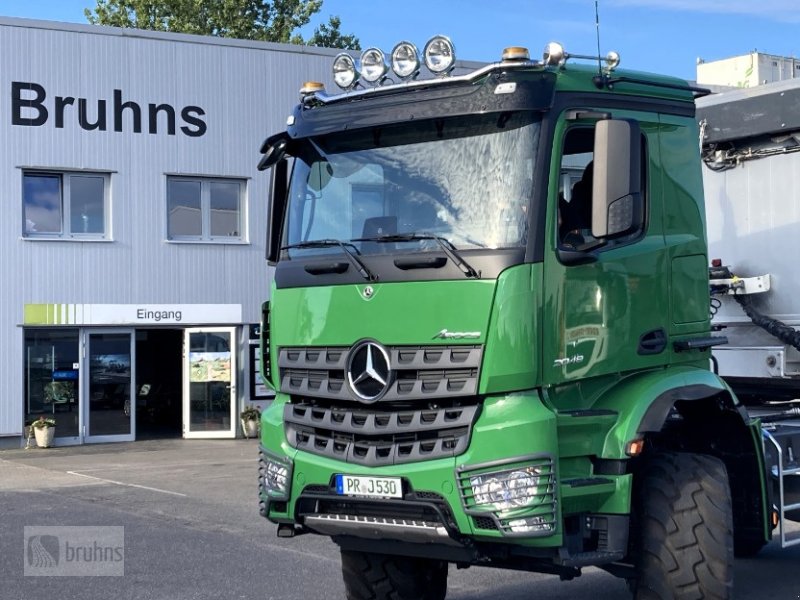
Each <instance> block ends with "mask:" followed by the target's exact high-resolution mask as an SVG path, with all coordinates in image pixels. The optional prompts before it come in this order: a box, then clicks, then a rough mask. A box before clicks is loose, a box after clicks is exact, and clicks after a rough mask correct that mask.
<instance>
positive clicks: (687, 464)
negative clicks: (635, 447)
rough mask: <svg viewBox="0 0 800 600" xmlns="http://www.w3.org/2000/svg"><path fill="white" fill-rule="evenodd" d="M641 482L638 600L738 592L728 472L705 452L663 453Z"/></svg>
mask: <svg viewBox="0 0 800 600" xmlns="http://www.w3.org/2000/svg"><path fill="white" fill-rule="evenodd" d="M643 467H644V468H642V469H640V470H639V472H638V473H639V474H638V475H637V476H636V478H637V481H636V483H635V498H634V510H635V511H637V513H636V519H635V523H636V525H635V526H634V529H633V532H632V533H633V536H634V539H633V558H634V559H635V562H636V571H637V577H636V579H635V580H634V581H633V582H632V584H633V585H632V588H633V592H634V597H635V598H636V600H673V599H683V598H686V599H689V598H692V599H695V598H704V599H713V600H727V599H728V598H730V597H731V593H732V590H733V516H732V509H731V493H730V487H729V484H728V473H727V471H726V470H725V465H724V464H723V463H722V461H720V460H719V459H717V458H714V457H712V456H706V455H704V454H684V453H659V454H657V455H655V456H654V457H653V458H651V459H650V460H648V461H647V462H646V464H645V465H644V466H643Z"/></svg>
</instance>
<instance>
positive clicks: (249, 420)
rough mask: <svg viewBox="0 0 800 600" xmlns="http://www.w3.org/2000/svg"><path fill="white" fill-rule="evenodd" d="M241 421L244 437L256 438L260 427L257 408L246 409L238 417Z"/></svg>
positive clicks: (259, 416)
mask: <svg viewBox="0 0 800 600" xmlns="http://www.w3.org/2000/svg"><path fill="white" fill-rule="evenodd" d="M239 416H240V417H241V419H242V431H243V432H244V437H246V438H248V439H250V438H251V437H258V428H259V426H260V425H261V411H260V410H258V407H257V406H248V407H246V408H245V409H244V410H243V411H242V412H241V414H240V415H239Z"/></svg>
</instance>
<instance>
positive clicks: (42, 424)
mask: <svg viewBox="0 0 800 600" xmlns="http://www.w3.org/2000/svg"><path fill="white" fill-rule="evenodd" d="M31 427H33V435H34V436H35V437H36V445H37V446H38V447H39V448H49V447H50V446H52V445H53V437H54V436H55V434H56V420H55V419H46V418H45V417H39V418H38V419H36V420H35V421H34V422H33V423H32V424H31Z"/></svg>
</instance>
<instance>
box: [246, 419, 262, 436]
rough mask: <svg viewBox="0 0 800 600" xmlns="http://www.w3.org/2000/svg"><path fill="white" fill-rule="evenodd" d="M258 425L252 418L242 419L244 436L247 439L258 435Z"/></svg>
mask: <svg viewBox="0 0 800 600" xmlns="http://www.w3.org/2000/svg"><path fill="white" fill-rule="evenodd" d="M258 426H259V422H258V421H255V420H252V419H248V420H244V419H242V431H243V432H244V437H246V438H248V439H250V438H255V437H258Z"/></svg>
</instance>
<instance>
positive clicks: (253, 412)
mask: <svg viewBox="0 0 800 600" xmlns="http://www.w3.org/2000/svg"><path fill="white" fill-rule="evenodd" d="M239 416H240V417H241V418H242V421H260V420H261V411H260V410H259V409H258V407H257V406H248V407H247V408H245V409H244V410H243V411H242V413H241V414H240V415H239Z"/></svg>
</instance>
